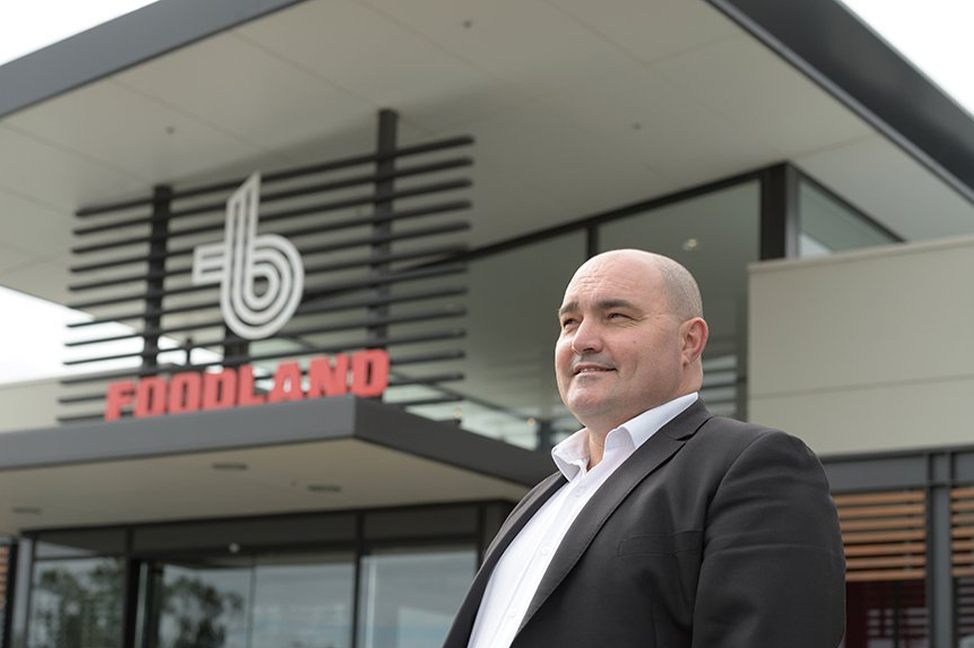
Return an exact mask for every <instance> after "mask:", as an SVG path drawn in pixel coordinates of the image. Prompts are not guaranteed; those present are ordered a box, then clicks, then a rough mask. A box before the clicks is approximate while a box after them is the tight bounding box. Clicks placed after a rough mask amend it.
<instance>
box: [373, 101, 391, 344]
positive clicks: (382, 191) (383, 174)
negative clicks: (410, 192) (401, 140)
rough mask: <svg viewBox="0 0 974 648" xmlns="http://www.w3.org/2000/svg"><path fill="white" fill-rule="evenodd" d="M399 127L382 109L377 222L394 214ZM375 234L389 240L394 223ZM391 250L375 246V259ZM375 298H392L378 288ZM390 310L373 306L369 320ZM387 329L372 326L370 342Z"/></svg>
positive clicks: (380, 271)
mask: <svg viewBox="0 0 974 648" xmlns="http://www.w3.org/2000/svg"><path fill="white" fill-rule="evenodd" d="M398 124H399V115H398V113H396V112H395V111H394V110H389V109H383V110H380V111H379V132H378V137H377V140H376V153H377V155H378V159H377V160H376V163H375V173H376V175H377V176H378V178H379V179H378V180H377V181H376V183H375V196H376V198H375V205H374V209H373V214H374V215H375V217H376V218H381V217H382V216H386V215H388V214H391V213H392V211H393V208H394V206H393V201H392V200H390V199H388V198H387V197H388V196H389V195H391V194H392V192H393V191H395V180H394V179H393V178H392V177H391V176H392V174H393V173H395V171H396V158H395V157H394V154H395V152H396V136H397V130H398ZM372 234H373V236H376V237H381V236H388V235H389V234H392V222H391V221H385V222H377V223H376V224H375V225H373V226H372ZM391 249H392V243H391V242H384V243H375V244H373V245H372V256H374V257H382V256H385V255H387V254H389V252H390V250H391ZM388 273H389V263H381V262H380V263H373V264H372V274H373V275H374V276H382V275H384V274H388ZM374 294H375V296H376V297H384V296H386V295H388V294H389V286H387V285H386V286H378V287H376V289H375V291H374ZM388 315H389V306H388V305H382V306H371V307H369V316H370V317H371V318H373V319H382V318H385V317H388ZM388 328H389V327H388V326H383V325H379V326H370V327H369V328H368V339H369V341H370V342H371V341H378V340H382V339H384V338H385V337H386V336H387V335H388V332H389V330H388ZM370 346H379V347H381V346H382V345H381V344H373V345H370Z"/></svg>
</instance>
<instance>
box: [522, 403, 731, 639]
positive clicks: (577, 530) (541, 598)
mask: <svg viewBox="0 0 974 648" xmlns="http://www.w3.org/2000/svg"><path fill="white" fill-rule="evenodd" d="M711 416H712V415H711V414H710V412H709V410H707V408H706V407H705V406H704V405H703V403H702V402H701V401H700V400H699V399H697V400H696V401H695V402H694V403H693V404H692V405H690V406H689V407H688V408H687V409H685V410H684V411H683V412H681V413H680V414H679V415H677V417H676V418H674V419H673V420H672V421H670V422H669V423H667V424H666V425H664V426H663V427H662V428H661V429H660V430H659V431H658V432H657V433H656V434H654V435H653V436H651V437H650V438H649V439H648V440H647V441H646V442H645V443H643V445H641V446H640V447H639V448H637V449H636V451H635V452H634V453H633V454H632V456H631V457H629V458H628V459H626V460H625V461H624V462H623V463H622V465H620V466H619V467H618V468H617V469H616V470H615V472H613V473H612V475H611V476H610V477H609V478H608V479H607V480H606V481H605V483H604V484H602V486H601V487H600V488H599V490H598V492H596V493H595V494H594V495H593V496H592V499H590V500H589V501H588V503H587V504H586V505H585V508H583V509H582V511H581V512H580V513H579V515H578V517H577V518H576V519H575V521H574V522H573V523H572V525H571V527H569V529H568V533H567V534H566V535H565V539H564V540H562V542H561V545H560V546H559V547H558V550H557V551H556V552H555V555H554V557H553V558H552V561H551V564H550V565H549V566H548V570H547V571H546V572H545V574H544V577H542V579H541V584H540V585H538V591H537V592H536V593H535V595H534V598H533V599H532V600H531V605H530V606H528V610H527V612H526V613H525V615H524V619H523V620H522V621H521V626H520V627H521V628H524V626H525V625H526V624H527V623H528V621H530V620H531V617H532V616H534V613H535V612H537V611H538V608H540V607H541V605H542V604H544V602H545V601H546V600H547V599H548V597H549V596H550V595H551V593H552V592H553V591H554V590H555V588H556V587H558V585H559V584H561V582H562V581H563V580H564V579H565V576H567V575H568V573H569V572H570V571H571V570H572V568H573V567H574V566H575V564H576V563H577V562H578V560H579V558H581V556H582V554H583V553H584V552H585V550H586V549H587V548H588V546H589V544H591V542H592V539H593V538H595V534H596V533H598V532H599V529H601V528H602V525H603V524H605V521H606V520H607V519H608V518H609V516H610V515H612V512H613V511H615V510H616V508H617V507H618V506H619V504H621V503H622V501H623V500H624V499H625V498H626V496H627V495H629V493H630V492H632V490H633V489H634V488H636V486H637V485H639V483H640V482H641V481H642V480H643V479H645V478H646V476H647V475H649V474H650V473H652V472H653V471H654V470H656V469H657V468H659V466H660V465H662V464H663V462H665V461H666V460H667V459H669V458H670V457H671V456H673V454H674V453H676V451H677V450H679V449H680V448H682V447H683V444H684V443H686V439H687V438H689V437H691V436H692V435H693V434H694V433H695V432H696V431H697V430H698V429H699V428H700V426H701V425H703V423H704V422H705V421H706V420H707V419H709V418H711ZM522 526H523V523H522ZM508 542H510V541H508Z"/></svg>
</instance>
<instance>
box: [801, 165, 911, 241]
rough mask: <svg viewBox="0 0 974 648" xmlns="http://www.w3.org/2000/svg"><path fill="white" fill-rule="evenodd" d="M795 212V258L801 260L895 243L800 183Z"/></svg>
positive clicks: (883, 233)
mask: <svg viewBox="0 0 974 648" xmlns="http://www.w3.org/2000/svg"><path fill="white" fill-rule="evenodd" d="M798 213H799V222H800V223H801V233H800V236H799V242H798V255H799V256H802V257H816V256H826V255H829V254H832V253H833V252H839V251H841V250H853V249H857V248H867V247H873V246H876V245H889V244H890V243H895V242H896V238H895V237H893V236H891V235H890V234H889V233H887V232H885V231H883V230H882V229H880V228H879V227H877V226H876V225H875V224H874V223H872V222H870V221H869V220H867V219H865V218H863V217H862V216H860V215H859V214H857V213H856V212H855V211H853V210H851V209H849V208H848V207H847V206H845V205H843V204H842V203H840V202H839V201H837V200H835V199H834V198H832V197H831V196H829V195H828V194H826V193H825V192H823V191H821V190H820V189H818V188H817V187H815V186H814V185H813V184H811V183H809V182H807V181H804V180H803V181H802V182H801V183H800V184H799V185H798Z"/></svg>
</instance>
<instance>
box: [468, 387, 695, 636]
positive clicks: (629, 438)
mask: <svg viewBox="0 0 974 648" xmlns="http://www.w3.org/2000/svg"><path fill="white" fill-rule="evenodd" d="M696 400H697V394H696V393H693V394H687V395H686V396H681V397H679V398H676V399H674V400H671V401H670V402H668V403H664V404H663V405H660V406H659V407H654V408H653V409H651V410H648V411H646V412H643V413H642V414H640V415H639V416H637V417H635V418H633V419H630V420H629V421H626V422H625V423H623V424H622V425H620V426H619V427H617V428H615V429H614V430H611V431H610V432H609V433H608V434H607V435H606V437H605V448H604V452H603V454H602V461H600V462H599V463H598V464H597V465H596V466H595V467H594V468H592V469H591V470H589V469H588V464H589V459H590V457H589V448H588V431H587V430H585V429H582V430H579V431H578V432H576V433H575V434H573V435H571V436H570V437H568V438H567V439H565V440H564V441H562V442H561V443H559V444H558V445H556V446H555V447H554V448H552V450H551V456H552V458H553V459H554V461H555V465H556V466H558V470H560V471H561V473H562V474H563V475H564V476H565V478H566V479H567V480H568V483H567V484H565V485H564V486H562V487H561V488H560V489H558V491H557V492H556V493H555V494H554V495H552V496H551V497H550V498H549V499H548V501H547V502H545V503H544V504H543V505H542V506H541V508H540V509H539V510H538V512H537V513H535V515H534V517H532V518H531V519H530V520H528V522H527V524H525V525H524V528H522V529H521V532H520V533H518V534H517V537H516V538H514V540H513V541H511V544H510V545H509V546H508V547H507V549H506V550H505V551H504V554H503V555H502V556H501V557H500V560H498V562H497V565H496V566H495V567H494V571H493V573H492V574H491V576H490V581H488V583H487V588H486V590H484V596H483V598H482V599H481V601H480V609H479V610H478V612H477V620H476V621H474V624H473V630H472V631H471V633H470V643H469V644H467V645H468V648H510V645H511V642H512V641H514V635H516V634H517V630H518V628H519V627H520V625H521V620H522V619H523V618H524V614H525V612H527V609H528V606H529V605H530V604H531V599H533V598H534V595H535V592H537V590H538V585H540V584H541V578H542V576H544V573H545V571H546V570H547V569H548V565H549V564H550V563H551V559H552V557H553V556H554V554H555V551H556V550H557V549H558V546H559V545H560V544H561V541H562V540H563V539H564V537H565V534H566V533H567V532H568V528H569V527H570V526H571V525H572V522H574V521H575V518H577V517H578V514H579V513H580V512H581V510H582V508H583V507H584V506H585V504H586V503H587V502H588V501H589V499H590V498H591V497H592V495H593V494H594V493H595V492H596V491H597V490H598V489H599V488H600V487H601V486H602V484H604V483H605V481H606V480H607V479H608V478H609V476H610V475H611V474H612V473H613V472H614V471H615V470H616V468H618V467H619V466H620V465H621V464H622V462H624V461H625V460H626V459H628V458H629V456H630V455H632V453H633V452H635V451H636V448H638V447H639V446H641V445H642V444H643V443H645V442H646V440H647V439H649V437H651V436H653V435H654V434H655V433H656V432H657V431H658V430H659V429H660V428H661V427H663V426H664V425H666V424H667V423H669V422H670V421H671V420H672V419H674V418H675V417H676V415H677V414H679V413H680V412H682V411H683V410H685V409H686V408H687V407H689V406H690V405H691V404H692V403H693V402H694V401H696Z"/></svg>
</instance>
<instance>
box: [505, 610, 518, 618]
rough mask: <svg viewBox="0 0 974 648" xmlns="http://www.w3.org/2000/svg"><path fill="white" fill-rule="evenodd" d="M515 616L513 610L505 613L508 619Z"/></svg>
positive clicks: (515, 613)
mask: <svg viewBox="0 0 974 648" xmlns="http://www.w3.org/2000/svg"><path fill="white" fill-rule="evenodd" d="M516 616H517V612H516V611H514V610H511V611H510V612H508V613H507V618H508V619H513V618H514V617H516Z"/></svg>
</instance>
